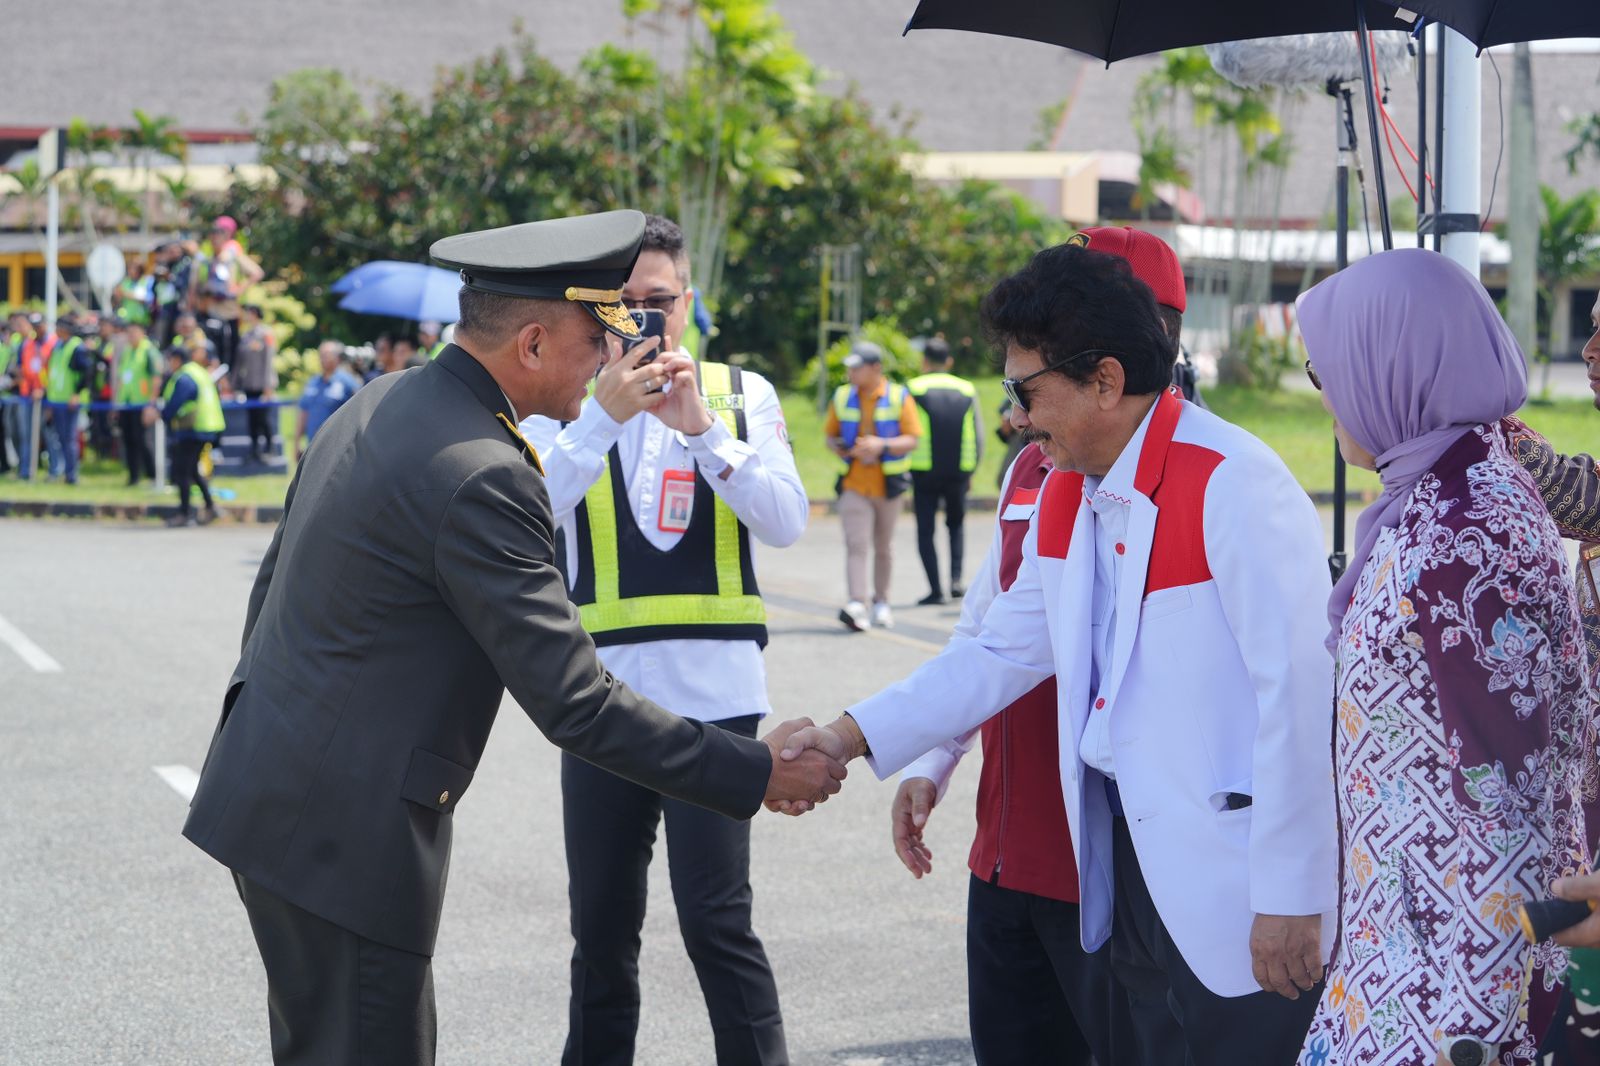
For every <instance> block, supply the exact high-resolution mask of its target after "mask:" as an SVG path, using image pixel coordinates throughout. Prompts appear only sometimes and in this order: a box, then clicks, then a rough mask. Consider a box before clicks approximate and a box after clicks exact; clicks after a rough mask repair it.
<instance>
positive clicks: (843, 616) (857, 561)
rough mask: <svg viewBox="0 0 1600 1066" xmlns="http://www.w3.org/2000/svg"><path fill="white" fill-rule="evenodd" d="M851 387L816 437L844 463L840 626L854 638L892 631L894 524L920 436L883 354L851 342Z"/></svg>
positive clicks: (837, 398)
mask: <svg viewBox="0 0 1600 1066" xmlns="http://www.w3.org/2000/svg"><path fill="white" fill-rule="evenodd" d="M844 365H845V370H846V372H847V373H848V374H849V375H850V383H849V384H848V385H841V386H839V388H838V389H837V390H836V391H835V392H834V394H833V405H832V406H831V408H830V409H829V411H828V420H827V424H826V425H825V426H824V427H823V433H824V434H825V435H826V436H827V438H828V446H829V447H830V448H832V449H833V452H834V454H835V455H837V456H838V457H839V459H840V461H842V462H843V463H844V473H843V474H842V475H840V477H839V482H838V492H839V522H840V524H841V525H843V526H844V546H845V583H846V585H847V587H848V590H849V591H848V594H849V600H848V601H847V602H846V603H845V606H844V609H843V610H842V611H840V612H839V621H841V622H843V623H844V624H845V626H846V627H847V628H850V629H853V630H855V631H857V632H860V631H862V630H864V629H866V628H867V626H868V624H869V623H870V624H871V625H875V626H879V627H881V628H884V629H888V628H889V627H891V626H893V625H894V614H893V613H892V612H891V611H890V609H889V577H890V574H891V572H892V571H893V569H894V524H895V519H897V518H898V517H899V516H900V511H901V508H902V502H903V501H902V499H901V497H902V496H903V495H904V494H905V490H906V488H907V486H908V485H909V484H910V481H911V478H910V470H911V452H912V449H914V448H915V447H916V446H917V439H918V438H919V437H921V436H922V420H921V419H920V418H919V417H918V415H917V404H916V401H915V400H913V399H912V398H911V392H910V390H908V389H907V388H906V387H905V386H904V385H900V384H897V383H896V382H892V381H889V380H888V379H887V378H885V377H884V375H883V349H882V348H879V347H878V346H877V345H876V344H873V343H872V342H871V341H857V342H856V343H855V344H854V346H852V348H851V350H850V354H849V355H847V356H846V357H845V360H844ZM869 554H870V555H871V556H872V558H873V565H872V614H871V615H870V617H869V615H868V614H867V557H868V555H869Z"/></svg>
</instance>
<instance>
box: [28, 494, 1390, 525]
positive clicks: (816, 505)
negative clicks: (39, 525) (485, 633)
mask: <svg viewBox="0 0 1600 1066" xmlns="http://www.w3.org/2000/svg"><path fill="white" fill-rule="evenodd" d="M1375 499H1377V496H1376V494H1374V493H1371V492H1361V493H1351V494H1350V504H1351V505H1352V506H1355V507H1364V506H1366V505H1367V504H1369V503H1371V502H1372V501H1373V500H1375ZM1311 500H1312V502H1313V503H1315V504H1317V506H1319V507H1326V506H1329V505H1331V504H1332V503H1333V493H1331V492H1313V493H1312V494H1311ZM999 505H1000V500H999V498H998V497H995V496H973V497H971V498H969V499H968V500H967V507H968V508H969V509H970V510H973V511H993V510H994V509H995V508H996V507H998V506H999ZM217 511H218V512H219V513H220V514H221V515H222V517H223V518H224V519H226V520H227V521H228V523H229V524H230V525H274V524H276V523H277V521H278V519H280V518H282V517H283V508H282V507H280V506H278V505H276V504H266V503H243V504H229V503H225V504H221V505H219V506H218V507H217ZM837 511H838V500H836V499H824V500H812V501H811V513H812V514H814V515H830V514H834V513H836V512H837ZM177 513H178V507H177V505H176V504H171V503H92V502H89V501H84V502H81V503H80V502H68V501H64V500H56V501H47V500H6V499H0V518H72V519H77V520H79V521H99V522H142V521H153V520H156V519H160V520H162V521H165V520H166V519H168V518H170V517H171V516H172V515H175V514H177Z"/></svg>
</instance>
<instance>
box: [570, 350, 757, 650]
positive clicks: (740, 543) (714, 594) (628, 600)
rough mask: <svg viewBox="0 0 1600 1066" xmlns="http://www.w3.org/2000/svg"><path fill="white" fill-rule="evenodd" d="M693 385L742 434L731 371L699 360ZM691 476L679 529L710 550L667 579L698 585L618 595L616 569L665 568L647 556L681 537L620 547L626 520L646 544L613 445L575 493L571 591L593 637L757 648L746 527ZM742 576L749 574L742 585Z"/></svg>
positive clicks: (646, 572)
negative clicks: (708, 522) (749, 643)
mask: <svg viewBox="0 0 1600 1066" xmlns="http://www.w3.org/2000/svg"><path fill="white" fill-rule="evenodd" d="M700 383H701V391H702V392H703V393H704V394H705V397H706V405H707V406H708V407H709V408H710V409H711V412H712V414H714V415H715V416H717V417H718V418H720V419H721V420H722V422H723V424H725V425H726V426H727V427H728V430H729V432H731V433H733V434H734V435H735V436H736V437H738V438H739V439H740V440H746V439H748V437H749V433H748V431H747V430H746V428H745V422H744V391H743V389H742V388H741V387H739V386H738V384H737V382H736V379H735V372H734V371H733V369H732V368H731V367H728V366H726V365H725V364H721V363H701V364H700ZM695 482H696V493H695V507H694V511H693V513H692V514H691V516H690V519H689V529H688V530H687V531H685V533H684V534H683V536H684V538H685V539H688V538H689V537H690V536H691V535H694V536H695V539H696V540H697V541H698V540H700V539H702V538H704V539H705V540H706V543H707V546H708V547H709V551H708V552H707V553H706V554H707V555H709V556H710V558H706V557H705V555H697V556H693V557H689V558H687V559H686V560H685V561H686V562H687V564H688V565H687V566H682V565H679V566H674V567H672V568H671V569H672V571H673V573H672V574H671V575H670V576H668V577H667V579H668V580H672V579H676V580H677V582H678V583H680V584H685V583H686V584H687V585H689V586H692V587H693V588H695V589H697V590H703V591H692V592H688V591H673V592H664V593H661V594H645V595H634V596H628V597H624V596H623V594H622V584H623V568H624V567H627V568H628V570H629V573H630V574H634V575H636V578H635V583H637V582H638V581H639V580H644V581H649V580H651V579H652V577H662V576H666V575H663V574H662V573H661V571H662V570H663V568H662V567H661V566H660V565H659V564H660V563H661V562H662V561H663V560H660V559H653V558H650V555H651V553H652V552H654V553H656V554H659V555H661V556H666V555H669V554H671V552H673V551H676V550H677V548H679V547H682V546H683V544H682V542H681V541H680V543H679V544H678V545H675V546H674V547H673V548H672V549H669V550H667V551H662V550H661V549H656V548H654V546H653V545H650V546H649V550H646V549H642V548H641V549H639V550H638V551H637V552H636V553H635V554H630V555H624V553H623V548H622V542H623V539H624V538H623V536H622V535H621V531H620V528H619V523H620V522H623V521H626V522H629V523H633V524H634V526H633V530H632V532H633V533H634V538H637V540H636V543H638V542H643V543H645V544H648V542H647V541H643V534H642V533H640V532H638V527H637V519H636V518H635V516H634V514H633V512H632V509H631V508H629V507H628V506H627V497H626V490H625V487H624V486H625V482H624V480H623V476H622V470H621V453H620V451H619V450H618V449H617V448H615V447H613V448H612V450H611V453H610V454H609V455H608V456H607V457H606V465H605V468H604V469H603V470H602V472H601V474H600V477H599V479H598V480H597V481H596V482H595V483H594V484H593V485H592V486H590V488H589V491H588V492H587V493H586V494H585V495H584V500H583V505H582V507H581V508H580V509H579V513H578V520H579V525H578V530H577V532H578V538H577V539H578V553H579V557H580V559H581V560H582V562H581V563H580V567H581V568H580V570H579V575H578V584H577V586H576V587H574V589H573V600H574V602H575V603H577V604H578V613H579V615H580V617H581V618H582V620H583V628H584V629H586V630H588V631H589V633H590V635H591V636H593V637H594V638H595V643H596V644H597V645H601V646H606V645H613V644H635V643H641V642H643V641H648V640H666V639H673V638H689V637H693V638H700V639H710V640H719V639H723V640H755V641H756V642H757V643H759V644H761V645H763V646H764V645H765V644H766V642H767V635H766V621H767V611H766V606H765V605H764V604H763V603H762V601H761V593H760V591H759V590H758V589H757V588H756V587H755V581H754V577H753V575H754V572H755V571H754V566H753V560H752V558H751V555H750V542H749V534H748V532H747V531H745V530H744V529H743V527H742V526H741V525H740V523H739V518H738V516H737V515H735V514H734V513H733V508H731V507H729V506H728V505H727V504H726V503H724V502H723V501H722V499H721V498H720V497H718V496H716V495H715V494H714V493H712V492H711V489H710V486H709V484H707V483H706V482H705V479H704V477H703V476H701V474H700V473H699V472H698V471H696V474H695ZM619 507H620V509H621V513H619ZM707 508H709V509H710V510H711V512H712V521H713V528H712V531H711V535H710V537H709V538H706V537H705V536H704V530H703V526H702V523H703V522H704V521H705V510H706V509H707ZM634 538H630V539H634ZM692 550H693V549H692ZM673 562H675V563H677V562H678V560H673ZM708 570H709V571H710V572H709V573H708ZM685 575H687V577H686V576H685ZM746 575H751V579H750V581H749V582H748V583H747V582H746V580H745V578H746Z"/></svg>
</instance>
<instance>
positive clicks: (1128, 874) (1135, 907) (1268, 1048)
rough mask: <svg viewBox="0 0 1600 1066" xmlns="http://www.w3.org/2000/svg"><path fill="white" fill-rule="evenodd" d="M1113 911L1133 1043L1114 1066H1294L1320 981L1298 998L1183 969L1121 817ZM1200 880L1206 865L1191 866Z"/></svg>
mask: <svg viewBox="0 0 1600 1066" xmlns="http://www.w3.org/2000/svg"><path fill="white" fill-rule="evenodd" d="M1112 823H1113V824H1112V845H1113V855H1112V862H1113V864H1114V870H1115V877H1116V910H1115V917H1114V920H1113V925H1112V930H1111V972H1112V973H1113V974H1114V975H1115V976H1116V979H1117V982H1118V984H1120V985H1121V986H1122V988H1123V989H1124V990H1125V991H1126V992H1127V995H1128V1007H1129V1010H1130V1014H1131V1017H1132V1020H1133V1036H1132V1041H1131V1044H1129V1045H1127V1046H1125V1045H1124V1044H1123V1043H1122V1042H1120V1041H1119V1042H1118V1045H1117V1048H1118V1054H1119V1055H1121V1056H1122V1057H1121V1058H1119V1059H1118V1060H1117V1061H1118V1062H1119V1063H1122V1062H1127V1063H1138V1064H1140V1066H1242V1064H1243V1063H1249V1064H1250V1066H1294V1063H1295V1061H1296V1060H1297V1059H1298V1058H1299V1057H1300V1047H1301V1045H1302V1044H1304V1043H1305V1039H1306V1033H1307V1032H1308V1031H1309V1030H1310V1028H1311V1016H1312V1014H1313V1013H1314V1012H1315V1011H1316V1008H1317V1001H1318V1000H1319V999H1321V998H1322V982H1321V981H1318V982H1317V984H1316V987H1314V988H1312V989H1311V991H1309V992H1301V993H1300V998H1299V999H1294V1000H1290V999H1285V998H1284V997H1282V996H1280V995H1278V994H1277V993H1276V992H1266V991H1262V992H1255V993H1252V994H1250V995H1247V996H1219V995H1217V994H1216V993H1215V992H1213V991H1211V990H1210V989H1209V988H1207V987H1206V986H1205V985H1204V984H1202V983H1201V982H1200V979H1199V978H1198V977H1196V976H1195V975H1194V972H1193V971H1192V970H1190V969H1189V965H1188V963H1186V962H1184V960H1183V955H1182V954H1181V953H1180V952H1179V951H1178V947H1177V945H1176V944H1174V943H1173V942H1172V937H1171V936H1170V935H1169V934H1168V933H1167V927H1166V925H1165V924H1163V923H1162V921H1161V916H1160V915H1159V914H1158V913H1156V907H1155V903H1153V902H1152V901H1151V899H1150V890H1149V888H1147V887H1146V885H1145V881H1144V874H1143V873H1142V872H1141V871H1140V869H1139V857H1138V855H1137V854H1135V852H1134V850H1133V838H1132V837H1131V836H1130V835H1129V834H1128V823H1127V820H1126V819H1124V818H1122V817H1120V816H1118V817H1115V818H1113V819H1112ZM1195 876H1196V877H1204V876H1205V871H1204V870H1196V871H1195Z"/></svg>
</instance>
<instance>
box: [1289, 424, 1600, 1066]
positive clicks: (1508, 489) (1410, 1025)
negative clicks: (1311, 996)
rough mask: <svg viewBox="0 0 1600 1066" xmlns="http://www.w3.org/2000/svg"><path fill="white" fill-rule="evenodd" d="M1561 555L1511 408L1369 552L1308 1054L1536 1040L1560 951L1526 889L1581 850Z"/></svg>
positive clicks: (1580, 855)
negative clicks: (1512, 440) (1524, 929)
mask: <svg viewBox="0 0 1600 1066" xmlns="http://www.w3.org/2000/svg"><path fill="white" fill-rule="evenodd" d="M1564 566H1565V555H1564V554H1563V552H1562V548H1561V542H1560V539H1559V536H1558V534H1557V532H1556V528H1555V526H1554V524H1553V523H1552V522H1551V520H1550V518H1549V516H1548V515H1547V514H1546V512H1545V509H1544V505H1543V503H1542V502H1541V500H1540V498H1539V495H1538V491H1537V489H1536V488H1535V486H1534V484H1533V482H1532V480H1531V479H1530V478H1529V477H1528V475H1527V474H1526V472H1525V471H1523V470H1522V468H1521V467H1519V466H1518V465H1517V464H1516V462H1515V461H1514V460H1513V459H1512V458H1511V456H1510V453H1509V452H1508V450H1507V446H1506V438H1505V433H1504V429H1503V428H1502V427H1501V426H1500V425H1499V424H1496V425H1493V426H1487V427H1485V426H1480V427H1477V428H1476V429H1475V430H1473V431H1470V432H1468V433H1466V434H1464V435H1463V436H1462V438H1461V439H1460V440H1459V441H1457V442H1456V443H1455V444H1454V445H1452V446H1451V447H1450V449H1449V450H1448V451H1446V452H1445V454H1444V455H1443V456H1442V457H1441V458H1440V460H1439V461H1438V462H1437V463H1436V464H1435V465H1434V468H1433V470H1432V471H1430V472H1429V473H1428V474H1427V475H1425V476H1424V477H1423V478H1422V479H1421V480H1420V481H1419V482H1418V483H1417V485H1416V487H1415V489H1414V490H1413V491H1412V495H1411V498H1410V500H1409V501H1408V504H1407V507H1406V510H1405V513H1404V515H1403V517H1402V519H1401V521H1400V523H1399V525H1398V526H1396V527H1394V528H1392V529H1387V530H1385V531H1384V532H1383V533H1382V534H1381V535H1380V537H1379V539H1378V542H1377V545H1376V546H1375V548H1374V549H1373V552H1372V555H1371V556H1370V557H1369V558H1368V560H1367V562H1366V564H1365V566H1364V567H1363V568H1362V572H1361V576H1360V579H1359V581H1358V583H1357V585H1356V590H1355V594H1354V596H1353V598H1352V600H1351V605H1350V608H1349V611H1348V613H1347V614H1346V615H1345V618H1344V626H1343V629H1342V631H1341V634H1340V640H1339V646H1338V649H1337V658H1338V669H1339V675H1338V684H1337V689H1336V692H1337V695H1336V701H1337V706H1336V715H1335V726H1334V751H1335V775H1336V787H1337V796H1338V805H1339V820H1340V827H1339V828H1340V845H1341V855H1342V869H1341V871H1340V880H1341V885H1340V917H1339V933H1338V936H1337V938H1336V940H1335V948H1334V958H1333V962H1332V965H1331V966H1330V969H1329V973H1328V980H1327V986H1326V990H1325V991H1324V993H1323V997H1322V1000H1321V1002H1320V1003H1319V1004H1318V1007H1317V1014H1316V1017H1315V1020H1314V1021H1313V1023H1312V1027H1311V1031H1310V1033H1309V1034H1308V1035H1307V1038H1306V1045H1305V1049H1304V1051H1303V1052H1302V1053H1301V1058H1300V1061H1301V1064H1302V1066H1355V1064H1373V1066H1412V1064H1415V1066H1432V1064H1433V1063H1435V1062H1436V1061H1437V1050H1436V1047H1437V1041H1438V1038H1439V1037H1440V1036H1441V1035H1443V1034H1445V1033H1453V1034H1464V1035H1473V1036H1479V1037H1481V1038H1483V1039H1486V1040H1491V1041H1499V1042H1502V1054H1501V1060H1500V1061H1501V1062H1503V1063H1506V1064H1513V1063H1515V1064H1526V1063H1529V1062H1531V1061H1532V1058H1533V1053H1534V1040H1535V1039H1536V1037H1537V1035H1538V1033H1539V1032H1542V1029H1540V1028H1538V1026H1539V1022H1538V1021H1537V1020H1536V1021H1535V1023H1534V1025H1535V1030H1534V1031H1533V1034H1532V1035H1530V1025H1529V1000H1530V993H1531V994H1532V996H1533V998H1534V999H1535V1001H1536V1004H1535V1006H1536V1009H1537V1008H1538V1007H1540V1006H1543V1008H1544V1009H1545V1010H1548V1009H1549V1005H1548V1004H1547V1002H1546V1001H1550V1002H1553V991H1554V989H1555V987H1556V984H1557V982H1559V981H1560V979H1561V976H1562V973H1563V971H1564V969H1565V965H1566V958H1565V955H1564V953H1563V952H1562V951H1561V950H1560V949H1558V948H1555V947H1553V946H1551V945H1548V944H1545V945H1540V946H1538V947H1531V946H1529V945H1528V944H1527V943H1526V942H1525V941H1524V940H1523V937H1522V934H1521V931H1520V929H1519V926H1518V923H1517V908H1518V906H1519V905H1520V904H1521V903H1523V902H1524V901H1526V900H1529V899H1542V898H1545V897H1546V896H1548V895H1549V885H1550V883H1551V882H1552V881H1553V880H1554V879H1555V878H1556V877H1558V876H1561V875H1562V874H1564V873H1568V872H1572V871H1575V870H1577V869H1579V868H1580V867H1585V866H1587V863H1588V857H1589V852H1588V844H1587V841H1588V833H1587V832H1586V831H1585V828H1584V817H1583V793H1584V790H1585V789H1586V788H1592V787H1593V784H1594V767H1593V763H1594V759H1593V755H1592V753H1593V751H1594V740H1595V737H1594V723H1593V721H1592V717H1591V715H1592V712H1591V709H1590V706H1591V705H1590V694H1589V689H1588V682H1587V679H1586V675H1585V669H1584V648H1583V641H1582V636H1581V634H1580V630H1579V623H1578V616H1577V609H1576V606H1575V603H1574V598H1573V590H1572V585H1571V583H1570V582H1569V581H1568V580H1567V577H1566V574H1565V573H1564Z"/></svg>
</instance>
